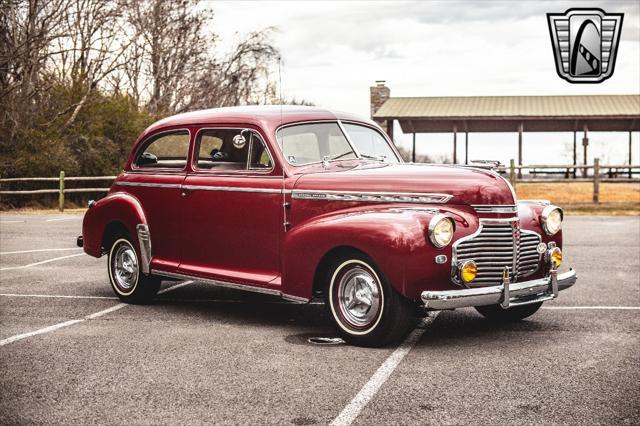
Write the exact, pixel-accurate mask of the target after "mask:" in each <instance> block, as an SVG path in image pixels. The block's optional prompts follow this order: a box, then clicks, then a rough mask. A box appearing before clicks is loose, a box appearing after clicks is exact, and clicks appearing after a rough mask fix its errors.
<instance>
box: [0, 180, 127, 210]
mask: <svg viewBox="0 0 640 426" xmlns="http://www.w3.org/2000/svg"><path fill="white" fill-rule="evenodd" d="M115 178H116V176H71V177H65V175H64V171H60V176H59V177H30V178H5V179H0V183H8V182H58V188H55V189H32V190H26V191H0V195H27V194H58V209H59V210H60V211H61V212H62V211H64V194H65V193H78V192H79V193H83V192H84V193H91V192H93V193H95V192H108V191H109V188H67V189H65V187H64V184H65V182H82V181H96V180H106V181H113V180H114V179H115Z"/></svg>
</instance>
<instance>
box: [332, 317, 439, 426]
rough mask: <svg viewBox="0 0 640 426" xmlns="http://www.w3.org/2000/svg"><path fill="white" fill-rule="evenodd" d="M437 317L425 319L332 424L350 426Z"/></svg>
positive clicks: (334, 425)
mask: <svg viewBox="0 0 640 426" xmlns="http://www.w3.org/2000/svg"><path fill="white" fill-rule="evenodd" d="M436 316H437V314H436V315H435V316H432V317H429V318H425V319H424V321H423V322H422V324H421V326H419V327H418V328H416V329H415V330H413V331H412V332H411V333H410V334H409V336H407V338H406V339H405V340H404V342H402V344H401V345H400V346H398V348H396V350H395V351H393V353H392V354H391V355H389V357H388V358H387V359H386V360H385V361H384V362H383V363H382V365H381V366H380V368H378V370H376V372H375V373H373V376H371V378H370V379H369V381H368V382H367V383H365V385H364V386H363V387H362V389H360V392H358V394H357V395H356V396H355V397H354V398H353V399H352V400H351V402H350V403H349V404H348V405H347V406H346V407H344V410H342V412H341V413H340V414H339V415H338V417H336V418H335V419H333V421H332V422H331V423H330V424H331V425H333V426H338V425H340V426H342V425H350V424H351V423H353V421H354V420H355V419H356V418H357V417H358V415H359V414H360V412H361V411H362V409H363V408H364V407H366V406H367V404H368V403H369V401H371V400H372V399H373V397H374V396H375V395H376V393H378V391H379V390H380V387H382V385H383V384H384V382H386V381H387V379H388V378H389V376H391V373H393V371H394V370H395V369H396V367H397V366H398V365H399V364H400V362H401V361H402V360H403V358H404V357H405V356H406V355H407V354H408V353H409V351H410V350H411V349H412V348H413V346H414V345H415V344H416V343H417V342H418V340H420V338H421V337H422V335H423V334H424V332H425V331H426V326H427V325H428V324H429V323H431V322H433V320H434V319H435V317H436Z"/></svg>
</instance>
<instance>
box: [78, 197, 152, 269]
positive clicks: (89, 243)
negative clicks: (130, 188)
mask: <svg viewBox="0 0 640 426" xmlns="http://www.w3.org/2000/svg"><path fill="white" fill-rule="evenodd" d="M113 224H119V225H121V226H123V227H124V228H125V229H126V231H127V233H128V234H129V235H130V236H131V237H132V238H133V239H134V241H138V232H139V231H141V230H144V229H145V228H146V227H147V226H148V224H147V218H146V216H145V213H144V210H143V209H142V205H141V204H140V201H138V199H137V198H135V197H134V196H132V195H130V194H127V193H124V192H114V193H112V194H109V195H108V196H106V197H105V198H102V199H101V200H99V201H97V202H96V203H95V204H94V205H93V207H91V208H90V209H89V210H87V212H86V213H85V215H84V220H83V222H82V237H83V242H84V245H83V247H84V251H85V253H87V254H88V255H90V256H94V257H100V256H102V254H103V247H102V244H103V241H104V237H105V231H106V230H107V227H108V226H109V225H113ZM139 225H142V227H139ZM146 230H147V235H148V228H146ZM149 245H150V243H149ZM137 246H138V247H137V249H138V251H140V243H139V242H138V244H137ZM140 254H141V253H140V252H138V256H140ZM143 266H144V265H143Z"/></svg>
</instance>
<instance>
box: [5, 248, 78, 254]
mask: <svg viewBox="0 0 640 426" xmlns="http://www.w3.org/2000/svg"><path fill="white" fill-rule="evenodd" d="M72 250H82V249H81V248H80V247H66V248H49V249H36V250H17V251H3V252H0V255H8V254H26V253H43V252H48V251H72Z"/></svg>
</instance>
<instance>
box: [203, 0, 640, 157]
mask: <svg viewBox="0 0 640 426" xmlns="http://www.w3.org/2000/svg"><path fill="white" fill-rule="evenodd" d="M639 4H640V2H638V1H628V2H625V1H618V2H545V1H532V2H514V1H499V2H489V1H469V2H451V1H447V2H435V1H422V2H383V1H341V2H328V1H317V2H306V1H286V2H272V1H258V2H249V1H246V2H225V1H216V2H213V3H211V4H210V6H211V7H212V8H213V10H214V12H215V28H214V31H215V32H216V33H217V34H219V35H220V36H221V40H222V41H223V43H224V44H223V46H221V47H223V48H224V45H228V44H230V43H233V42H234V41H237V40H238V39H239V38H240V37H242V35H243V34H246V33H247V32H250V31H255V30H258V29H261V28H264V27H270V26H272V27H275V28H276V29H277V31H276V32H275V33H274V38H273V41H274V43H275V45H276V46H277V47H278V48H279V49H280V51H281V53H282V60H283V68H282V83H283V84H282V86H283V91H284V95H285V97H295V98H298V99H306V100H309V101H311V102H314V103H315V104H316V105H319V106H324V107H328V108H333V109H338V110H345V111H350V112H355V113H359V114H361V115H364V116H368V115H369V86H370V85H372V84H373V83H374V81H375V80H378V79H384V80H386V81H387V85H388V86H389V87H390V88H391V95H392V96H470V95H540V94H548V95H552V94H553V95H561V94H575V95H579V94H616V93H620V94H622V93H625V94H628V93H636V94H637V93H640V6H639ZM578 6H582V7H600V8H602V9H604V10H605V11H606V12H610V13H611V12H624V14H625V16H624V23H623V28H622V40H621V44H620V47H619V49H618V55H617V60H616V66H615V73H614V75H613V77H611V78H610V79H609V80H606V81H605V82H603V83H600V84H586V85H585V84H570V83H568V82H566V81H564V80H562V79H560V78H559V77H558V75H557V74H556V71H555V64H554V59H553V54H552V50H551V43H550V39H549V30H548V26H547V20H546V13H548V12H556V13H563V12H564V11H565V10H566V9H568V8H571V7H578ZM514 137H515V136H514V135H497V134H474V135H472V137H470V150H471V152H472V154H473V155H472V157H478V155H480V154H481V153H484V152H485V151H486V150H489V151H490V152H492V153H495V154H496V156H498V155H499V156H500V158H499V159H500V160H502V161H508V158H510V157H513V153H515V148H514V146H515V144H511V143H510V142H509V141H512V140H513V139H514ZM450 138H451V137H450V135H421V136H420V139H419V141H420V149H422V150H423V152H425V153H426V152H428V153H430V154H432V155H436V156H437V155H450V153H449V151H450V150H451V149H450V146H449V145H450V144H449V143H448V141H449V140H450ZM627 138H628V136H627V135H623V134H600V135H596V134H594V135H593V139H594V146H593V148H594V149H593V150H592V151H593V153H594V154H596V155H598V154H600V156H601V157H602V156H605V157H609V158H608V159H609V160H610V161H616V162H622V161H625V160H626V154H625V152H626V143H625V141H627V140H628V139H627ZM399 139H400V143H404V144H406V142H407V140H408V139H407V137H406V136H405V137H402V135H400V136H399ZM550 139H551V140H555V142H553V141H550ZM568 139H569V137H568V136H567V135H566V134H564V135H562V134H555V135H553V134H552V135H549V134H530V135H527V137H526V138H525V163H533V162H534V161H536V160H538V161H544V160H545V159H546V157H548V155H547V154H545V150H548V149H551V148H553V147H554V151H555V150H557V151H558V155H561V154H562V155H564V154H565V151H566V149H565V146H564V145H565V143H566V142H567V141H568ZM637 139H638V135H634V140H636V142H634V148H635V150H636V152H635V153H634V162H640V153H639V152H638V151H640V149H639V148H640V147H638V146H639V144H638V142H637ZM474 141H477V142H474ZM505 144H506V145H505ZM550 144H551V145H550ZM559 145H562V146H561V147H559ZM505 146H506V147H507V148H508V149H502V148H504V147H505ZM534 146H535V149H534ZM544 147H547V148H544ZM636 147H638V148H636ZM476 152H477V155H476ZM567 159H568V158H562V159H560V160H561V161H559V162H560V163H562V162H564V161H566V160H567Z"/></svg>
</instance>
